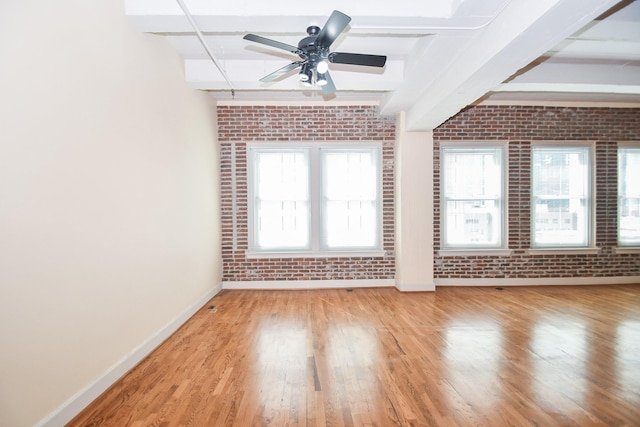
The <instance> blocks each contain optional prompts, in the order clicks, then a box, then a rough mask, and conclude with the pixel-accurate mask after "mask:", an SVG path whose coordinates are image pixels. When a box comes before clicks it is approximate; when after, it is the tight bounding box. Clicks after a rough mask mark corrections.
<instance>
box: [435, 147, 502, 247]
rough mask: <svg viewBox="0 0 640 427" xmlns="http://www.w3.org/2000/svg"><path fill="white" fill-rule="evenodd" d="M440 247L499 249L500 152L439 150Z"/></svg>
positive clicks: (496, 148)
mask: <svg viewBox="0 0 640 427" xmlns="http://www.w3.org/2000/svg"><path fill="white" fill-rule="evenodd" d="M442 154H443V156H442V169H443V170H442V171H443V173H442V176H443V179H444V182H443V199H444V200H443V209H444V212H443V219H444V227H443V247H445V248H479V247H490V248H498V247H501V246H502V240H503V239H502V222H503V220H502V218H503V212H502V199H503V184H502V183H503V176H502V173H503V172H502V170H503V166H502V148H501V147H478V148H474V147H462V148H454V147H445V148H443V150H442Z"/></svg>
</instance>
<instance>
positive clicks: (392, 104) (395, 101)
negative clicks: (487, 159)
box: [381, 0, 618, 131]
mask: <svg viewBox="0 0 640 427" xmlns="http://www.w3.org/2000/svg"><path fill="white" fill-rule="evenodd" d="M616 3H618V0H546V1H535V2H532V1H529V0H513V1H512V2H511V3H510V4H509V5H508V6H507V7H506V8H505V9H504V10H503V11H502V12H501V13H500V14H499V15H498V16H496V18H495V19H494V20H493V21H492V22H491V23H490V24H489V25H487V26H486V27H485V28H483V29H481V30H477V31H475V32H469V33H468V34H467V35H466V36H465V34H464V33H457V34H452V35H448V34H439V35H437V36H436V37H437V39H436V40H434V41H432V42H431V43H430V45H429V49H426V50H425V53H424V54H423V56H421V57H420V58H418V59H417V60H416V61H415V62H414V64H413V69H412V70H409V71H408V72H407V74H406V76H405V83H404V84H403V85H402V86H401V87H400V88H398V89H397V90H396V91H395V92H393V93H391V94H389V95H388V96H387V97H386V98H385V99H383V101H382V103H381V112H382V114H396V113H398V112H399V111H402V110H405V111H406V118H407V123H406V124H407V130H416V131H419V130H430V129H433V128H435V127H437V126H439V125H440V124H441V123H443V122H444V121H446V120H447V119H448V118H450V117H452V116H453V115H455V114H456V113H458V112H459V111H460V110H461V109H462V108H464V107H466V106H467V105H471V104H472V103H473V102H475V101H476V100H478V99H479V98H480V97H482V96H483V95H485V94H486V93H488V92H489V91H490V90H491V89H493V88H494V87H496V86H497V85H499V84H500V83H502V82H504V81H505V80H507V79H508V78H509V77H510V76H512V75H513V74H514V73H516V72H517V71H518V70H519V69H521V68H522V67H524V66H526V65H527V64H529V63H531V62H532V61H533V60H535V59H536V58H538V57H539V56H541V55H542V54H544V53H545V52H546V51H548V50H549V49H551V48H553V47H554V46H555V45H556V44H558V43H559V42H560V41H562V40H563V39H565V38H566V37H568V36H570V35H571V34H573V33H574V32H576V31H577V30H579V29H580V28H582V27H583V26H584V25H586V24H587V23H589V22H590V21H592V20H593V19H595V18H596V17H597V16H599V15H600V14H602V13H603V12H605V11H607V10H608V9H609V8H611V7H612V6H614V5H615V4H616ZM451 37H454V38H456V39H450V38H451ZM459 37H467V38H468V41H467V42H466V43H463V41H462V40H460V39H459ZM454 46H455V49H453V50H451V49H449V47H452V48H453V47H454ZM433 64H437V66H434V65H433ZM432 68H437V69H439V72H438V75H437V76H435V78H428V77H425V74H426V75H428V74H429V72H430V70H431V69H432ZM425 82H426V83H425Z"/></svg>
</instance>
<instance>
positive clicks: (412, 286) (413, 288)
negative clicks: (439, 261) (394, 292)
mask: <svg viewBox="0 0 640 427" xmlns="http://www.w3.org/2000/svg"><path fill="white" fill-rule="evenodd" d="M395 286H396V288H398V290H399V291H400V292H433V291H435V290H436V285H435V283H424V282H421V283H407V282H400V281H396V284H395Z"/></svg>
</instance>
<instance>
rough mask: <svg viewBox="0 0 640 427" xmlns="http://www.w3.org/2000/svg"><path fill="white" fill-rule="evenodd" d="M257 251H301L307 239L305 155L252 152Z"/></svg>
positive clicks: (307, 216)
mask: <svg viewBox="0 0 640 427" xmlns="http://www.w3.org/2000/svg"><path fill="white" fill-rule="evenodd" d="M254 165H255V171H254V197H255V202H254V209H255V215H254V234H255V236H254V242H255V246H256V248H257V249H304V248H308V247H309V245H310V238H309V219H310V213H309V210H310V203H309V156H308V153H307V151H304V150H300V151H279V152H278V151H273V150H271V151H270V150H255V151H254Z"/></svg>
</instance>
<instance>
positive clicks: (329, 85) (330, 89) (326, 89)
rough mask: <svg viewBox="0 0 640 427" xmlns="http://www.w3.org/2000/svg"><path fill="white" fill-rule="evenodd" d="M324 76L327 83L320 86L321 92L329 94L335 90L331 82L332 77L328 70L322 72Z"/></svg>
mask: <svg viewBox="0 0 640 427" xmlns="http://www.w3.org/2000/svg"><path fill="white" fill-rule="evenodd" d="M324 76H325V78H326V79H327V84H325V85H323V86H322V93H323V94H325V95H331V94H332V93H333V92H335V91H336V85H334V84H333V79H332V78H331V75H330V74H329V72H328V71H327V72H326V73H324Z"/></svg>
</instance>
